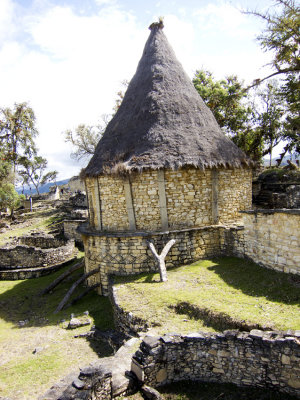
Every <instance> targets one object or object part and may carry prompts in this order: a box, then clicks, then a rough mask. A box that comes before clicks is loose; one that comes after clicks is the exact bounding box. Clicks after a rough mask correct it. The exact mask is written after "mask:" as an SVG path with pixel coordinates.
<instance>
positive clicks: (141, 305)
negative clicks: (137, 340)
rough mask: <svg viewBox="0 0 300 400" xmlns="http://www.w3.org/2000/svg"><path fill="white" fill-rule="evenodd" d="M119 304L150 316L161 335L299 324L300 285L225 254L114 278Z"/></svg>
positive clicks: (286, 326) (145, 317)
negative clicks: (163, 277)
mask: <svg viewBox="0 0 300 400" xmlns="http://www.w3.org/2000/svg"><path fill="white" fill-rule="evenodd" d="M116 286H117V288H118V297H119V301H120V303H121V306H122V307H124V309H125V310H127V311H131V312H132V313H133V314H134V315H136V316H138V317H140V318H143V319H147V320H149V321H150V322H151V323H152V324H153V325H154V326H156V328H155V331H156V332H157V333H159V334H162V333H166V332H178V333H180V332H181V333H187V332H192V331H198V330H203V331H211V332H212V331H216V330H217V331H222V330H224V329H232V328H235V327H236V328H238V327H240V326H241V328H242V329H245V325H248V326H249V325H250V329H251V326H255V325H256V324H257V327H262V328H265V329H268V328H269V329H279V330H287V329H300V313H299V300H300V293H299V292H300V291H299V287H297V286H296V285H295V283H294V282H292V280H291V277H290V276H289V275H287V274H284V273H278V272H276V271H272V270H268V269H265V268H262V267H260V266H258V265H256V264H254V263H252V262H250V261H246V260H242V259H239V258H234V257H228V258H219V259H215V260H211V261H210V260H204V261H199V262H196V263H194V264H191V265H188V266H182V267H179V268H175V269H172V270H169V271H168V282H165V283H162V282H159V274H142V275H139V276H135V277H132V278H117V280H116Z"/></svg>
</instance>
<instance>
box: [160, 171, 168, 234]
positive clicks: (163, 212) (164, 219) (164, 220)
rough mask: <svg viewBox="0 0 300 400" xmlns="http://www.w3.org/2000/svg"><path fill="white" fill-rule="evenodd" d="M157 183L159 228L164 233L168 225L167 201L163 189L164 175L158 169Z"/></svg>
mask: <svg viewBox="0 0 300 400" xmlns="http://www.w3.org/2000/svg"><path fill="white" fill-rule="evenodd" d="M157 181H158V196H159V208H160V220H161V227H162V229H163V230H164V231H166V230H168V227H169V223H168V212H167V199H166V188H165V174H164V170H163V169H159V170H158V171H157Z"/></svg>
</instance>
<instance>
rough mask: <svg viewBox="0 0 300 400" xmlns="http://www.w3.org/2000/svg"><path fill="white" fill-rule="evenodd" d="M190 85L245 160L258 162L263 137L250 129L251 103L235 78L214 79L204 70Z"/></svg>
mask: <svg viewBox="0 0 300 400" xmlns="http://www.w3.org/2000/svg"><path fill="white" fill-rule="evenodd" d="M193 83H194V86H195V88H196V90H197V91H198V93H199V94H200V96H201V97H202V99H203V101H204V102H205V104H206V105H207V106H208V107H209V108H210V109H211V111H212V113H213V114H214V116H215V118H216V120H217V122H218V124H219V126H220V127H221V129H222V130H223V131H224V133H226V134H227V135H228V136H229V137H230V138H231V139H232V140H233V142H234V143H235V144H236V145H237V146H239V147H240V148H241V149H242V150H243V151H244V152H245V153H246V154H247V155H248V156H249V157H251V158H252V159H253V160H255V161H259V160H260V159H261V158H262V154H263V138H262V136H261V134H260V133H259V132H257V131H256V130H253V118H254V110H253V106H254V105H253V101H252V100H251V98H250V94H249V92H248V91H246V90H245V88H244V86H243V82H241V81H240V80H239V79H238V77H237V76H229V77H226V78H224V79H221V80H215V78H214V76H213V74H212V73H211V72H210V71H207V70H203V69H202V70H198V71H196V74H195V76H194V79H193Z"/></svg>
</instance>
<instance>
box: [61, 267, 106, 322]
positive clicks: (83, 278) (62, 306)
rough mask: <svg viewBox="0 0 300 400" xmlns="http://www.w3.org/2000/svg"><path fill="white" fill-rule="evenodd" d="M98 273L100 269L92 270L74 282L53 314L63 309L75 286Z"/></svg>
mask: <svg viewBox="0 0 300 400" xmlns="http://www.w3.org/2000/svg"><path fill="white" fill-rule="evenodd" d="M99 271H100V268H96V269H93V270H92V271H90V272H88V273H87V274H84V275H82V276H81V277H80V278H79V279H78V280H77V281H76V282H74V283H73V285H72V286H71V288H70V289H69V290H68V292H67V294H66V295H65V297H64V298H63V299H62V301H61V302H60V303H59V305H58V306H57V309H56V310H55V311H54V314H57V313H58V312H59V311H61V310H62V309H63V308H64V306H65V305H66V304H67V302H68V300H69V298H70V297H71V295H72V293H73V292H74V290H75V289H76V288H77V286H78V285H80V283H81V282H83V281H84V280H85V279H86V278H88V277H89V276H92V275H94V274H96V273H97V272H99Z"/></svg>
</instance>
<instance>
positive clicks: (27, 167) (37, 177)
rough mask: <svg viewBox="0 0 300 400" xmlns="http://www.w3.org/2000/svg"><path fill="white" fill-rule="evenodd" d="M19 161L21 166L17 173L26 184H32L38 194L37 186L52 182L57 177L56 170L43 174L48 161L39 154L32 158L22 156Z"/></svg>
mask: <svg viewBox="0 0 300 400" xmlns="http://www.w3.org/2000/svg"><path fill="white" fill-rule="evenodd" d="M19 162H20V165H21V166H22V169H21V170H20V171H19V174H20V175H21V177H22V178H23V181H24V182H25V183H26V184H28V185H30V184H33V186H34V187H35V189H36V191H37V193H38V194H40V192H39V187H40V186H41V185H44V184H45V183H48V182H52V181H54V180H55V179H56V177H57V171H50V172H47V173H46V174H45V169H46V168H47V164H48V162H47V160H46V159H45V158H43V157H41V156H34V157H33V158H32V159H29V158H27V157H22V158H20V160H19Z"/></svg>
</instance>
